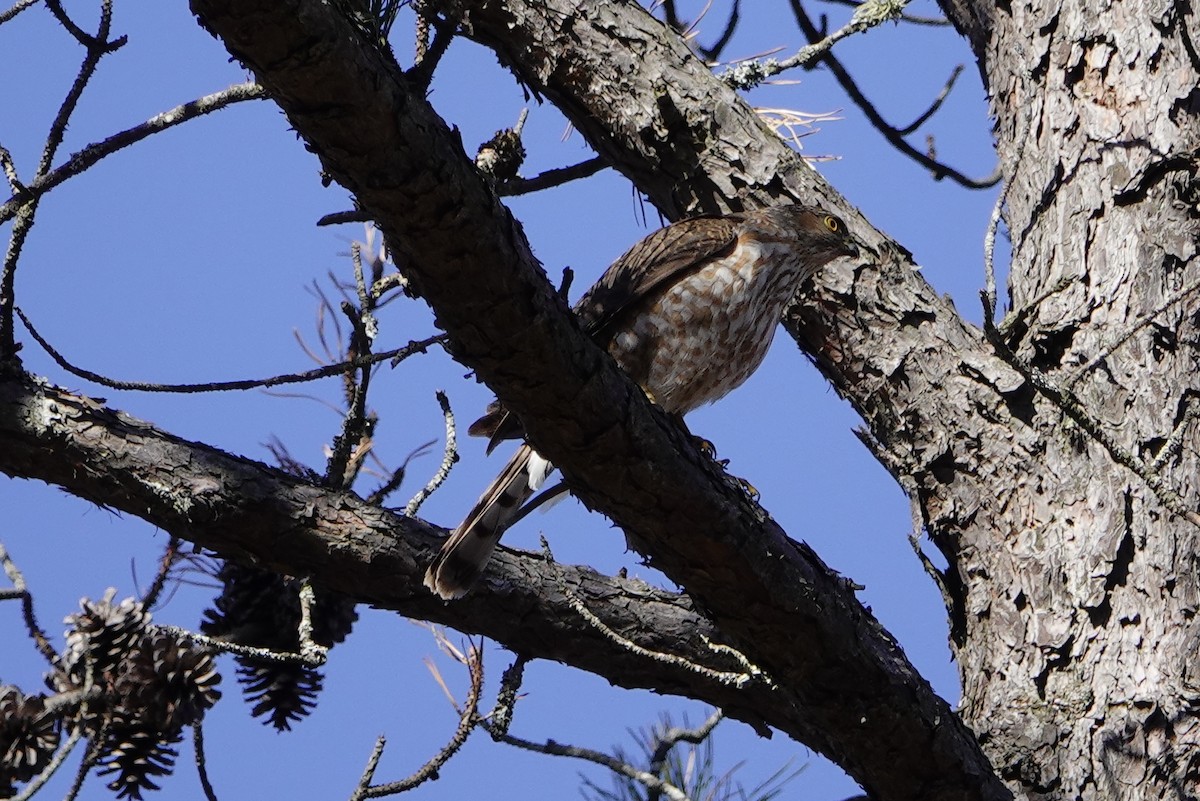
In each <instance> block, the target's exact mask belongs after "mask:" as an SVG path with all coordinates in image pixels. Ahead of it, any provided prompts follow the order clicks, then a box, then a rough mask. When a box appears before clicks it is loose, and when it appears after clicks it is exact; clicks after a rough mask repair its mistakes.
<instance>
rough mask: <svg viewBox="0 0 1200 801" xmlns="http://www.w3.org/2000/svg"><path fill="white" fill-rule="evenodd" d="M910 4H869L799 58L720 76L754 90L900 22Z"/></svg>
mask: <svg viewBox="0 0 1200 801" xmlns="http://www.w3.org/2000/svg"><path fill="white" fill-rule="evenodd" d="M908 3H909V0H866V2H864V3H862V4H861V5H859V6H858V7H857V8H855V10H854V15H853V16H852V17H850V21H849V22H847V23H846V24H845V25H843V26H842V27H841V28H839V29H837V30H836V31H834V32H833V33H831V34H829V35H828V36H826V37H824V38H823V39H818V40H816V41H812V39H813V37H811V36H810V37H809V39H810V41H811V43H810V44H809V45H807V46H805V47H802V48H801V49H800V50H799V51H798V52H797V53H796V54H795V55H792V56H790V57H788V58H785V59H783V60H782V61H778V60H776V59H773V58H770V59H767V60H765V61H744V62H742V63H741V64H738V65H737V66H736V67H731V68H729V69H727V70H725V72H723V73H721V75H720V76H719V77H720V78H721V79H722V80H724V81H725V82H726V83H728V84H729V85H730V86H732V87H734V88H735V89H742V90H746V89H753V88H754V87H756V86H758V85H759V84H761V83H762V82H763V81H765V80H767V79H768V78H771V77H773V76H775V75H778V74H779V73H781V72H784V71H785V70H790V69H794V68H796V67H805V66H808V65H810V64H813V63H815V62H816V61H817V59H819V58H821V57H822V56H824V55H826V54H827V53H828V52H829V50H830V48H832V47H833V46H834V45H835V44H837V43H838V42H840V41H842V40H843V39H845V38H846V37H848V36H853V35H854V34H856V33H862V32H863V31H866V30H869V29H871V28H874V27H875V26H876V25H881V24H882V23H884V22H887V21H888V20H894V19H897V18H898V17H899V16H900V14H901V12H903V11H904V7H905V6H907V5H908Z"/></svg>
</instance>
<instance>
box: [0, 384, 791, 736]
mask: <svg viewBox="0 0 1200 801" xmlns="http://www.w3.org/2000/svg"><path fill="white" fill-rule="evenodd" d="M0 441H3V442H4V444H5V446H4V447H3V448H0V472H2V473H5V474H7V475H9V476H14V477H21V478H31V479H38V480H41V481H45V482H47V483H50V484H54V485H56V486H59V487H62V488H63V489H65V490H67V491H68V492H70V493H71V494H73V495H75V496H77V497H80V498H83V499H84V500H88V501H91V502H93V503H96V504H99V505H101V506H103V507H105V508H109V509H115V510H118V511H121V512H126V513H128V514H131V515H135V516H136V517H139V518H141V519H143V520H145V521H147V522H148V523H150V524H152V525H154V526H156V527H158V528H160V529H162V530H164V531H169V532H172V533H173V534H178V535H179V536H180V537H181V538H183V539H186V540H188V541H189V542H193V543H195V544H197V545H200V546H203V547H205V548H208V549H211V550H213V551H215V552H216V553H218V554H219V555H221V556H223V557H225V558H231V559H243V560H247V561H251V562H254V563H255V564H259V565H262V566H264V567H267V568H270V569H273V570H277V571H279V572H281V573H285V574H288V575H302V576H311V577H312V578H313V580H314V581H316V582H318V583H319V584H321V585H322V586H324V587H327V588H329V589H332V590H335V591H337V592H340V593H343V594H345V595H347V596H350V597H353V598H354V599H355V600H357V601H359V602H361V603H369V604H372V605H375V606H379V607H382V608H387V609H395V610H397V611H399V612H401V613H403V614H405V615H408V616H410V617H416V618H421V619H423V620H430V621H433V622H435V623H441V624H445V625H448V626H453V627H455V628H458V629H461V630H464V631H474V632H479V633H481V634H484V635H486V636H488V637H491V638H492V639H494V640H497V641H498V642H502V643H504V644H505V645H506V646H508V647H509V648H511V649H512V650H514V651H517V652H519V653H522V654H524V655H526V656H527V657H529V658H537V659H552V660H556V661H562V662H567V663H569V664H572V665H575V666H577V667H580V668H582V669H584V670H588V671H591V672H593V673H596V674H597V675H600V676H603V677H604V678H606V679H608V680H609V681H611V682H613V683H614V684H618V685H621V686H624V687H644V688H649V689H653V690H656V691H658V692H664V693H674V694H681V695H687V696H690V697H695V698H698V699H700V700H703V701H706V702H707V703H710V704H714V705H716V706H719V707H722V708H724V709H726V710H729V711H730V714H731V715H733V716H734V717H738V718H740V719H742V720H745V721H748V722H750V723H752V724H753V725H755V726H756V727H758V728H760V729H762V728H763V727H764V725H770V726H773V727H776V728H779V729H781V730H783V731H786V732H789V733H794V732H795V731H796V730H797V728H798V724H797V723H796V722H795V720H794V718H795V717H796V716H797V713H796V708H797V704H798V701H797V700H796V699H795V698H791V697H789V694H787V693H786V692H784V691H781V690H779V689H772V688H770V687H768V686H767V685H766V683H763V682H759V683H754V684H752V685H750V686H746V687H745V688H744V689H738V688H736V687H735V686H734V685H732V684H729V683H722V682H720V681H715V680H708V679H706V678H705V677H704V676H703V675H701V674H699V673H697V672H695V671H693V670H688V669H686V668H684V667H677V666H671V665H669V664H664V663H663V662H662V661H659V660H655V659H653V658H649V657H646V656H642V655H639V654H637V653H635V652H633V651H629V650H626V649H623V648H620V647H617V646H615V645H614V644H613V643H612V642H611V641H610V640H609V639H608V638H607V637H606V636H605V634H604V633H603V632H601V631H599V630H598V629H596V628H595V627H594V626H593V625H591V624H589V623H588V622H587V621H585V620H584V619H583V618H581V617H580V616H579V614H578V613H576V612H575V611H574V609H573V608H572V606H571V603H570V601H569V600H568V598H567V597H566V595H565V594H564V593H563V591H562V590H561V583H565V584H566V586H567V587H568V588H569V589H570V591H571V593H573V594H574V595H576V596H577V597H578V598H580V599H582V600H583V601H584V603H586V604H587V607H588V610H589V611H590V612H591V613H592V614H594V615H596V616H597V617H598V618H600V619H601V620H602V621H603V623H604V625H605V626H607V627H608V628H610V629H612V630H615V631H620V632H622V633H623V634H624V635H625V636H626V637H628V638H630V639H631V640H634V641H635V642H637V644H638V645H639V646H641V647H642V648H645V649H647V650H648V651H653V652H656V653H671V654H675V655H677V656H679V657H682V658H683V659H686V660H688V661H690V662H693V663H696V664H703V665H708V666H710V667H713V668H715V669H717V670H738V669H739V666H738V665H737V663H736V662H735V661H734V660H732V659H730V658H723V657H721V656H720V654H719V653H718V652H717V651H716V650H714V649H713V648H711V647H709V646H708V645H706V644H705V642H704V640H705V638H706V637H707V638H711V639H715V640H721V639H722V635H721V633H720V632H718V631H717V630H716V629H715V628H714V627H713V626H712V624H711V623H710V622H709V621H707V620H706V619H705V618H703V617H702V616H700V615H698V614H697V613H696V612H695V611H694V610H693V608H692V605H691V603H690V602H689V601H688V600H687V598H686V597H684V596H682V595H678V594H675V593H670V592H666V591H663V590H657V589H653V588H651V587H648V586H647V585H646V584H644V583H643V582H640V581H635V580H628V579H618V578H609V577H606V576H602V575H600V574H598V573H596V572H595V571H593V570H590V569H587V568H579V567H572V566H569V565H556V566H555V571H554V574H551V573H550V572H549V571H546V570H545V563H544V560H543V559H541V558H540V557H538V556H536V555H534V554H528V553H520V552H514V551H509V550H507V549H502V550H501V551H500V552H499V553H498V554H497V555H496V557H495V559H494V562H493V564H492V565H491V566H490V567H489V573H488V580H487V582H486V587H485V588H480V591H477V592H476V593H473V594H472V595H470V596H468V597H467V598H465V599H463V600H462V601H459V602H456V603H453V604H445V603H443V602H441V601H440V600H438V599H437V598H435V597H433V596H432V595H430V594H429V593H428V592H427V591H426V590H425V589H424V588H423V587H422V586H421V577H422V576H423V575H424V572H425V568H426V566H427V565H428V562H429V560H430V559H431V558H432V556H433V554H434V553H435V552H436V550H437V548H438V547H439V546H440V545H441V542H442V539H443V538H444V536H445V532H444V531H443V530H441V529H438V528H436V527H434V526H431V525H429V524H427V523H424V522H422V521H421V520H418V519H415V518H406V517H403V516H401V515H397V514H394V513H392V512H390V511H388V510H386V509H381V508H379V507H377V506H373V505H370V504H368V503H366V502H365V501H363V500H361V499H360V498H358V497H357V496H356V495H354V494H351V493H344V492H335V491H331V490H329V489H328V488H323V487H319V486H317V485H315V484H311V483H306V482H305V481H303V480H302V479H300V478H297V477H296V476H293V475H290V474H288V473H286V472H284V471H282V470H279V469H277V468H274V467H270V466H267V465H265V464H261V463H259V462H255V461H252V460H250V459H245V458H242V457H238V456H234V455H231V454H228V453H225V452H223V451H220V450H217V449H216V448H211V447H209V446H206V445H203V444H200V443H196V442H189V441H186V440H182V439H179V438H176V437H172V436H171V435H169V434H167V433H165V432H163V431H160V430H158V429H156V428H154V427H153V426H152V425H150V424H149V423H146V422H143V421H140V420H136V419H134V418H131V417H129V416H128V415H125V414H122V413H120V412H117V411H113V410H111V409H107V408H105V407H103V406H102V405H101V404H99V403H97V402H96V401H93V400H91V399H89V398H85V397H80V396H77V395H72V394H70V393H67V392H65V391H62V390H58V389H55V388H53V387H50V386H48V385H46V384H44V383H40V382H37V381H35V380H33V379H27V380H8V381H4V382H0ZM739 710H740V711H739ZM789 718H793V720H792V721H789Z"/></svg>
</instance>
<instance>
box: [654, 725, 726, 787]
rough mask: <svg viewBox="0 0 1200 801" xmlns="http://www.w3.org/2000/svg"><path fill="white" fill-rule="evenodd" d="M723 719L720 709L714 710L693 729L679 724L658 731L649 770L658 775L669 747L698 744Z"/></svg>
mask: <svg viewBox="0 0 1200 801" xmlns="http://www.w3.org/2000/svg"><path fill="white" fill-rule="evenodd" d="M724 719H725V713H724V712H723V711H721V710H720V709H717V710H715V711H714V712H713V713H712V714H711V715H709V716H708V719H707V720H705V721H704V722H703V723H701V724H700V725H699V726H697V727H696V728H694V729H686V728H683V727H681V726H671V727H669V728H667V729H666V730H665V731H662V732H660V733H659V735H658V737H657V738H656V739H657V740H658V742H657V744H656V745H655V746H654V752H653V753H652V754H651V755H650V772H651V773H653V774H655V775H658V774H660V773H661V772H662V768H663V763H665V762H666V761H667V755H668V754H670V752H671V749H672V748H674V747H675V746H677V745H679V744H680V743H691V744H692V745H699V744H700V743H702V742H704V741H705V740H707V739H708V737H709V735H711V734H712V733H713V729H715V728H716V727H717V724H718V723H720V722H721V721H722V720H724Z"/></svg>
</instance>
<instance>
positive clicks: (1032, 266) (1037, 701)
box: [926, 2, 1200, 799]
mask: <svg viewBox="0 0 1200 801" xmlns="http://www.w3.org/2000/svg"><path fill="white" fill-rule="evenodd" d="M945 5H946V10H947V12H948V13H949V14H950V15H951V18H952V19H953V21H954V22H955V24H956V25H957V26H958V27H959V29H960V30H961V31H963V32H964V33H965V34H966V35H967V36H968V38H969V40H970V41H971V43H972V46H973V47H974V48H975V51H976V53H977V55H978V58H979V63H980V64H981V65H982V73H983V76H984V80H985V82H986V85H987V86H988V88H989V91H990V94H991V97H992V106H993V111H994V113H995V116H996V118H997V130H998V134H999V142H1000V144H999V149H1000V152H1001V154H1002V156H1003V158H1004V160H1005V163H1006V174H1007V175H1010V176H1011V178H1010V184H1011V187H1010V191H1009V194H1008V208H1007V215H1006V222H1007V227H1008V230H1009V231H1010V232H1011V238H1012V247H1013V262H1012V277H1011V281H1010V289H1011V296H1012V308H1013V310H1014V313H1013V314H1012V315H1011V317H1013V318H1016V320H1017V322H1016V324H1015V325H1013V326H1012V327H1011V328H1010V331H1009V333H1010V337H1009V344H1010V346H1011V347H1012V348H1013V349H1014V350H1015V351H1016V352H1017V353H1018V354H1019V356H1020V358H1021V359H1022V360H1024V361H1025V362H1027V363H1028V364H1030V365H1033V366H1035V367H1037V368H1038V369H1040V370H1042V371H1044V372H1045V373H1047V374H1048V375H1049V377H1050V378H1051V379H1052V380H1053V381H1054V382H1056V383H1057V384H1058V385H1059V386H1062V387H1071V388H1073V390H1074V392H1075V393H1076V394H1077V395H1078V398H1079V400H1080V401H1081V403H1082V406H1083V407H1084V408H1085V409H1086V410H1087V412H1088V415H1089V416H1090V418H1092V421H1094V425H1095V426H1096V428H1097V429H1098V431H1099V433H1100V435H1101V437H1103V436H1105V435H1107V436H1108V437H1111V439H1112V440H1113V441H1114V445H1115V446H1116V447H1111V446H1110V447H1105V446H1103V445H1102V444H1100V443H1099V442H1098V441H1097V437H1096V436H1094V435H1093V433H1091V432H1089V431H1087V430H1086V427H1085V426H1084V425H1081V424H1080V422H1079V421H1077V420H1074V419H1069V418H1068V417H1067V416H1066V415H1064V414H1063V412H1062V410H1061V409H1059V408H1058V407H1056V406H1055V405H1053V404H1050V403H1047V402H1046V401H1045V400H1044V399H1043V398H1041V397H1038V398H1035V399H1034V400H1033V402H1032V403H1030V401H1029V399H1028V398H1019V399H1017V398H1014V403H1013V408H1012V412H1013V417H1014V419H1013V420H1012V421H1011V426H1012V431H1013V434H1014V439H1015V438H1017V437H1020V438H1021V439H1023V440H1026V441H1030V440H1032V441H1034V442H1036V443H1037V444H1038V446H1039V451H1040V452H1039V453H1038V458H1037V460H1036V462H1034V463H1031V464H1029V465H1028V467H1029V469H1028V471H1027V472H1025V473H1024V474H1012V473H1011V472H1004V473H1001V474H999V475H997V476H996V477H995V483H994V487H993V489H994V492H993V494H992V495H991V496H990V497H988V498H986V499H984V500H985V501H986V503H985V506H986V507H987V512H986V514H984V515H973V516H972V517H971V518H967V517H965V516H964V515H963V514H962V512H963V511H965V510H963V509H959V510H957V511H956V512H955V513H953V514H947V510H944V509H941V508H938V507H935V506H933V505H931V504H927V506H926V510H927V514H928V518H927V519H928V521H929V526H930V530H931V531H932V532H934V533H936V535H937V540H938V542H939V545H941V546H942V548H943V550H944V551H946V552H947V553H948V554H950V555H951V556H952V558H953V559H954V564H955V566H956V567H957V573H958V576H959V577H960V578H961V580H962V582H963V588H962V593H963V597H964V599H965V604H966V609H967V614H966V615H965V617H964V620H963V624H964V625H963V629H962V631H961V632H960V633H959V636H958V638H957V640H956V648H955V650H956V657H957V659H958V661H959V665H960V669H961V672H962V678H963V687H964V694H963V695H964V704H963V711H962V713H963V716H964V719H965V720H966V721H967V722H968V723H969V724H970V725H971V727H972V728H973V729H974V730H975V731H976V733H977V734H978V735H979V737H980V740H981V741H982V742H983V743H984V747H985V749H986V750H987V752H988V753H989V755H990V756H991V758H992V761H993V763H994V764H995V765H996V766H997V767H998V768H999V769H1000V771H1001V773H1002V775H1003V776H1004V777H1005V778H1006V779H1008V780H1009V782H1010V783H1011V786H1013V787H1014V789H1017V790H1018V791H1020V792H1022V793H1025V794H1027V795H1029V796H1030V797H1041V796H1045V797H1053V798H1104V799H1113V798H1167V797H1171V798H1174V797H1195V795H1196V794H1197V792H1198V791H1200V787H1198V779H1200V751H1198V750H1197V746H1198V745H1200V725H1197V718H1196V709H1197V701H1198V700H1200V698H1198V695H1197V692H1198V681H1197V675H1196V667H1195V664H1196V661H1195V660H1196V653H1197V650H1198V646H1200V643H1198V642H1197V638H1198V636H1200V631H1198V629H1197V621H1196V610H1197V599H1198V597H1200V587H1198V586H1197V582H1198V580H1200V573H1198V571H1197V570H1196V564H1197V559H1198V557H1200V541H1198V538H1200V529H1198V528H1197V526H1196V525H1195V524H1194V522H1190V521H1189V520H1187V519H1184V517H1182V516H1180V515H1179V514H1177V513H1176V512H1179V511H1180V510H1181V509H1186V510H1196V509H1197V508H1200V497H1198V492H1197V482H1196V479H1195V477H1196V475H1197V472H1198V470H1200V464H1198V463H1197V462H1198V454H1197V449H1196V426H1195V419H1194V417H1193V415H1194V414H1195V412H1196V409H1195V408H1194V406H1195V401H1196V395H1197V388H1198V385H1200V369H1198V367H1200V365H1198V359H1197V336H1198V333H1200V332H1198V331H1197V314H1196V311H1195V310H1196V309H1197V300H1196V296H1194V295H1191V294H1189V293H1190V291H1191V289H1193V288H1194V287H1195V286H1196V282H1197V281H1198V280H1200V263H1197V258H1196V254H1197V243H1198V242H1200V209H1198V207H1197V203H1198V201H1200V183H1198V181H1197V175H1196V171H1197V155H1198V153H1200V89H1197V86H1198V85H1200V60H1198V59H1197V51H1196V43H1195V40H1194V38H1193V37H1194V36H1195V31H1196V20H1195V16H1194V12H1193V10H1192V7H1191V6H1190V5H1189V4H1185V3H1174V4H1173V3H1149V2H1141V3H1115V4H1106V5H1103V6H1097V5H1096V4H1088V3H1078V2H1067V3H1065V4H1063V3H1057V2H1055V3H1048V2H1042V3H1037V2H1035V3H1030V4H1021V5H1013V6H1011V7H1009V6H1006V5H1000V6H998V7H992V6H990V5H986V6H985V4H982V3H980V4H978V5H977V6H975V5H970V6H968V5H959V4H956V3H952V2H947V3H946V4H945ZM1189 26H1191V30H1190V31H1189ZM1130 333H1131V335H1130V336H1128V339H1125V336H1126V335H1127V334H1130ZM1092 421H1087V422H1088V424H1089V425H1090V424H1091V422H1092ZM997 446H998V447H1001V448H1005V447H1007V446H1006V444H1004V443H988V447H989V448H994V447H997ZM1120 449H1123V450H1124V451H1126V452H1128V454H1129V455H1131V456H1132V457H1134V459H1136V460H1139V461H1142V462H1143V464H1144V465H1145V467H1146V474H1148V475H1149V476H1150V477H1151V479H1150V482H1149V483H1148V481H1147V479H1146V475H1138V474H1137V473H1136V472H1135V471H1133V470H1131V469H1130V468H1129V467H1128V466H1125V465H1122V464H1121V463H1119V460H1118V458H1114V451H1115V452H1117V453H1118V454H1119V450H1120ZM1134 464H1135V465H1136V462H1135V463H1134ZM1154 480H1160V481H1161V482H1162V484H1163V486H1162V487H1160V488H1158V489H1157V490H1156V489H1155V488H1153V487H1152V486H1151V484H1152V483H1153V481H1154ZM1172 492H1174V493H1177V494H1178V495H1179V496H1180V499H1179V500H1180V501H1181V503H1179V502H1178V501H1173V500H1172V499H1171V498H1170V494H1171V493H1172ZM1171 505H1174V512H1173V511H1172V510H1171V508H1170V506H1171ZM1193 518H1194V512H1193ZM981 523H982V525H981Z"/></svg>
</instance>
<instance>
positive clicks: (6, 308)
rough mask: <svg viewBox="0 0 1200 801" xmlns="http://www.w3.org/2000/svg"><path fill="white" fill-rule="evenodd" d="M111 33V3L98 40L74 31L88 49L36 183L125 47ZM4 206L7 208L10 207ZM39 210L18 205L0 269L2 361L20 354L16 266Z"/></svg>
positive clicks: (32, 203) (103, 12)
mask: <svg viewBox="0 0 1200 801" xmlns="http://www.w3.org/2000/svg"><path fill="white" fill-rule="evenodd" d="M47 6H48V7H49V8H50V10H51V12H53V13H54V14H55V15H56V16H57V17H59V21H60V22H61V23H62V24H63V25H64V26H65V27H67V28H68V30H71V26H73V25H74V23H72V22H71V21H70V19H69V18H68V17H67V16H66V14H65V12H63V10H62V8H61V7H60V6H59V4H58V2H57V0H47ZM111 29H112V0H101V3H100V22H99V25H98V26H97V33H96V36H95V37H91V36H88V35H87V34H85V33H83V31H80V30H79V29H78V28H75V29H74V30H72V35H74V36H76V38H78V39H80V41H83V42H84V44H85V46H86V47H87V53H86V54H85V55H84V57H83V63H82V64H80V66H79V73H78V74H77V75H76V76H75V81H74V82H73V83H72V84H71V88H70V89H69V90H68V91H67V95H66V97H65V98H63V102H62V103H61V104H60V105H59V107H58V113H57V114H55V115H54V121H53V122H52V123H51V124H50V131H49V133H48V134H47V135H46V142H45V144H44V145H43V146H42V156H41V160H40V161H39V162H38V166H37V170H36V172H35V173H34V181H37V180H38V179H40V178H42V177H43V176H45V175H46V173H48V172H49V171H50V164H51V162H53V161H54V156H55V154H56V153H57V152H58V147H59V145H60V144H62V140H63V136H65V135H66V130H67V123H68V121H69V120H70V119H71V115H72V114H73V113H74V112H75V109H76V107H77V106H78V104H79V98H80V97H81V96H82V95H83V90H84V88H85V87H86V86H87V84H88V82H89V81H90V80H91V79H92V76H93V75H95V74H96V67H97V66H98V65H99V64H100V59H101V58H103V57H104V55H105V54H107V53H109V52H111V50H114V49H116V48H117V47H120V46H121V44H124V39H123V38H122V39H120V40H117V41H116V42H112V43H110V42H108V35H109V33H110V31H111ZM89 42H93V43H94V44H89ZM5 205H6V206H7V205H8V204H5ZM37 207H38V200H37V198H33V199H32V200H21V201H19V202H18V204H17V207H16V213H15V215H14V216H15V220H14V221H13V226H12V231H11V232H10V234H9V240H8V249H7V251H6V252H5V254H4V264H3V267H0V361H5V360H7V359H15V358H16V354H17V345H16V340H15V339H14V330H13V329H14V321H13V308H14V306H15V304H16V295H15V294H14V286H15V281H16V273H17V262H18V261H19V260H20V258H21V251H22V250H23V249H24V247H25V240H26V239H27V238H28V236H29V232H30V230H31V229H32V228H33V225H34V220H35V219H36V217H37ZM7 219H10V218H4V217H0V222H4V221H6V220H7Z"/></svg>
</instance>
